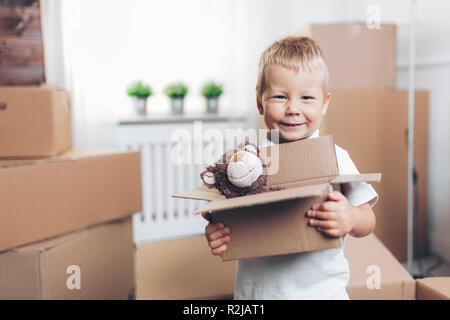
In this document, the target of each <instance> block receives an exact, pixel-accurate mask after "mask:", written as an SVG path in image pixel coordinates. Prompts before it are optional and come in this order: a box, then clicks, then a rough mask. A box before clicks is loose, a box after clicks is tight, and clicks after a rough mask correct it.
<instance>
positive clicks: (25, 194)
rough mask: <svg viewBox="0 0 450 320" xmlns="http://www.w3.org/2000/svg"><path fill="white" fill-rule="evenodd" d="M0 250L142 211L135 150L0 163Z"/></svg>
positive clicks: (73, 153)
mask: <svg viewBox="0 0 450 320" xmlns="http://www.w3.org/2000/svg"><path fill="white" fill-rule="evenodd" d="M0 203H1V214H0V251H1V250H5V249H9V248H13V247H17V246H20V245H23V244H27V243H32V242H35V241H40V240H43V239H46V238H50V237H53V236H56V235H60V234H63V233H66V232H71V231H74V230H77V229H81V228H84V227H88V226H91V225H94V224H98V223H103V222H105V221H108V220H113V219H118V218H121V217H126V216H130V215H131V214H133V213H135V212H138V211H140V210H141V209H142V196H141V170H140V156H139V153H138V152H117V151H106V150H103V151H100V150H79V149H72V150H71V151H69V152H67V153H65V154H63V155H61V156H59V157H54V158H49V159H43V160H11V161H5V160H3V161H0Z"/></svg>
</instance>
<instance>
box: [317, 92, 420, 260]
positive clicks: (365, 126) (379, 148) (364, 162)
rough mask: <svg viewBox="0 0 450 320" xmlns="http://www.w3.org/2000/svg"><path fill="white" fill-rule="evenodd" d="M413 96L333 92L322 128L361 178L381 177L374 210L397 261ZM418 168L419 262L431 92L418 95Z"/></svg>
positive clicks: (402, 248) (402, 250)
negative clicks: (364, 175)
mask: <svg viewBox="0 0 450 320" xmlns="http://www.w3.org/2000/svg"><path fill="white" fill-rule="evenodd" d="M407 128H408V92H407V91H397V90H383V89H360V90H334V91H333V92H332V97H331V102H330V106H329V108H328V112H327V115H326V116H325V117H324V119H323V122H322V125H321V127H320V133H321V135H325V134H332V135H333V138H334V140H335V142H336V144H337V145H338V146H340V147H342V148H344V149H346V150H347V151H348V152H349V154H350V157H351V158H352V160H353V161H354V163H355V164H356V166H357V167H358V169H359V170H360V171H361V172H381V173H382V174H383V181H382V183H379V184H374V185H373V187H374V188H375V190H376V191H377V193H378V194H379V195H380V198H379V200H378V203H377V205H376V207H375V208H374V212H375V214H376V217H377V225H376V228H375V234H376V235H377V236H378V238H379V239H380V240H382V241H383V243H384V244H386V246H387V247H388V248H389V250H390V251H391V252H392V253H393V254H394V255H395V256H396V257H397V259H398V260H400V261H404V260H405V259H406V245H407V148H406V142H407ZM414 140H415V141H414V162H415V163H414V167H415V169H416V172H417V178H418V179H417V184H416V186H415V188H414V197H415V205H416V212H415V223H414V224H415V247H414V251H415V256H416V257H419V256H421V255H423V254H424V253H426V250H427V243H426V237H425V234H426V224H427V223H426V222H427V221H426V213H427V185H428V92H425V91H418V92H416V95H415V122H414Z"/></svg>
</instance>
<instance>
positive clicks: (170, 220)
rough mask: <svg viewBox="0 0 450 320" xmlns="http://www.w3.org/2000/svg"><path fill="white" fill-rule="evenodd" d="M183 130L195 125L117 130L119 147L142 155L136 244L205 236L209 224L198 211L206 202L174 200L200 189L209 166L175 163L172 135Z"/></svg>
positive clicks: (127, 126)
mask: <svg viewBox="0 0 450 320" xmlns="http://www.w3.org/2000/svg"><path fill="white" fill-rule="evenodd" d="M242 125H243V121H239V122H236V121H235V122H231V123H230V121H222V122H214V123H209V124H208V123H205V124H204V129H208V127H210V128H214V129H218V130H220V131H225V130H226V129H229V128H233V127H235V128H236V127H242ZM180 128H185V129H187V130H189V131H191V129H192V123H186V124H179V123H177V124H174V123H163V124H162V123H161V124H153V123H151V124H141V123H138V124H132V123H131V124H128V123H127V124H121V125H119V126H118V128H117V132H116V133H117V137H116V141H117V144H118V147H120V148H121V149H125V150H129V151H139V152H140V153H141V170H142V201H143V204H142V205H143V211H142V212H140V213H138V214H135V215H134V216H133V229H134V241H135V242H136V243H140V242H146V241H153V240H162V239H170V238H178V237H183V236H192V235H203V234H204V230H205V226H206V224H207V221H206V220H204V219H203V218H202V217H201V215H199V214H194V211H195V210H196V209H197V208H199V207H200V206H203V205H204V204H205V203H206V201H201V200H189V199H180V198H173V197H172V196H171V195H172V194H175V193H181V192H183V191H187V190H190V189H194V188H196V187H198V186H200V185H201V179H200V173H201V172H202V171H203V170H204V168H205V166H206V164H204V163H198V164H192V162H193V161H191V162H190V164H176V163H174V162H173V161H172V159H171V152H172V148H173V146H174V142H172V141H171V134H172V132H173V131H174V130H176V129H180ZM193 139H194V138H193V136H192V139H191V140H190V143H191V145H193V143H194V142H195V143H204V142H203V141H193ZM204 146H205V145H204ZM198 162H200V161H198Z"/></svg>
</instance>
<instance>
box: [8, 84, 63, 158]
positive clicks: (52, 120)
mask: <svg viewBox="0 0 450 320" xmlns="http://www.w3.org/2000/svg"><path fill="white" fill-rule="evenodd" d="M71 146H72V123H71V117H70V96H69V93H68V92H67V91H65V90H64V89H61V88H58V87H54V86H18V87H13V86H5V87H0V157H8V158H13V157H14V158H17V157H50V156H54V155H56V154H59V153H61V152H62V151H64V150H67V149H68V148H70V147H71Z"/></svg>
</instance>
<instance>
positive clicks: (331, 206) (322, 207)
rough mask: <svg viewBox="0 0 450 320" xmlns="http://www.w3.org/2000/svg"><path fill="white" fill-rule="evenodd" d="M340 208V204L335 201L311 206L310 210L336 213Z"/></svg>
mask: <svg viewBox="0 0 450 320" xmlns="http://www.w3.org/2000/svg"><path fill="white" fill-rule="evenodd" d="M339 208H340V204H339V203H337V202H336V201H325V202H322V203H320V204H316V205H313V206H312V207H311V209H312V210H318V211H338V210H339Z"/></svg>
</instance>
